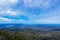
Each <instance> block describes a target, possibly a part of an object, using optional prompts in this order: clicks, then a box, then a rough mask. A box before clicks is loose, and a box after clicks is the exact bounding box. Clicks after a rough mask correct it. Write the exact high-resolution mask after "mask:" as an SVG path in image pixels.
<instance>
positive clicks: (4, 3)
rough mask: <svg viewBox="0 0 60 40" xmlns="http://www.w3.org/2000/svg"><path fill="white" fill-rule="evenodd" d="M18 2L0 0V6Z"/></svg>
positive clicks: (16, 0)
mask: <svg viewBox="0 0 60 40" xmlns="http://www.w3.org/2000/svg"><path fill="white" fill-rule="evenodd" d="M18 1H19V0H0V5H9V4H16V3H18Z"/></svg>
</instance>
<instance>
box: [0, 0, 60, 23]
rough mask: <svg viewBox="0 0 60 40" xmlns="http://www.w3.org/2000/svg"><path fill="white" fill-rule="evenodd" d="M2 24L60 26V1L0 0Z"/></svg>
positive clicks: (0, 21)
mask: <svg viewBox="0 0 60 40" xmlns="http://www.w3.org/2000/svg"><path fill="white" fill-rule="evenodd" d="M0 23H25V24H60V0H0Z"/></svg>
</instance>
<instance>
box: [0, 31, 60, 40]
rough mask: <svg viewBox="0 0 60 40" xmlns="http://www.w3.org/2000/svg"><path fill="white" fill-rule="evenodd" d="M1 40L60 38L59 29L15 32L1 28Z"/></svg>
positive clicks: (53, 39) (59, 39)
mask: <svg viewBox="0 0 60 40" xmlns="http://www.w3.org/2000/svg"><path fill="white" fill-rule="evenodd" d="M0 40H60V32H59V31H51V32H48V31H47V32H46V31H38V32H36V31H28V30H23V31H20V32H13V31H7V30H0Z"/></svg>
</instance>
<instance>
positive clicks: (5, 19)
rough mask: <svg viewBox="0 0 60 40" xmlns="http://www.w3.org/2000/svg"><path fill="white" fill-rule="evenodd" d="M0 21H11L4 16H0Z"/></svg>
mask: <svg viewBox="0 0 60 40" xmlns="http://www.w3.org/2000/svg"><path fill="white" fill-rule="evenodd" d="M0 21H1V22H13V21H12V20H11V19H9V18H4V17H0Z"/></svg>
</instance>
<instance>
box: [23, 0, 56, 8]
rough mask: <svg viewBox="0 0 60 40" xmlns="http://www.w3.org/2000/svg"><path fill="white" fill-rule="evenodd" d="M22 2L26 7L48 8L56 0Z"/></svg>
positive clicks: (27, 0) (25, 0) (24, 0)
mask: <svg viewBox="0 0 60 40" xmlns="http://www.w3.org/2000/svg"><path fill="white" fill-rule="evenodd" d="M23 2H24V5H25V6H26V7H31V8H32V7H40V8H49V7H51V6H52V5H53V4H54V3H55V2H56V0H23Z"/></svg>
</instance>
